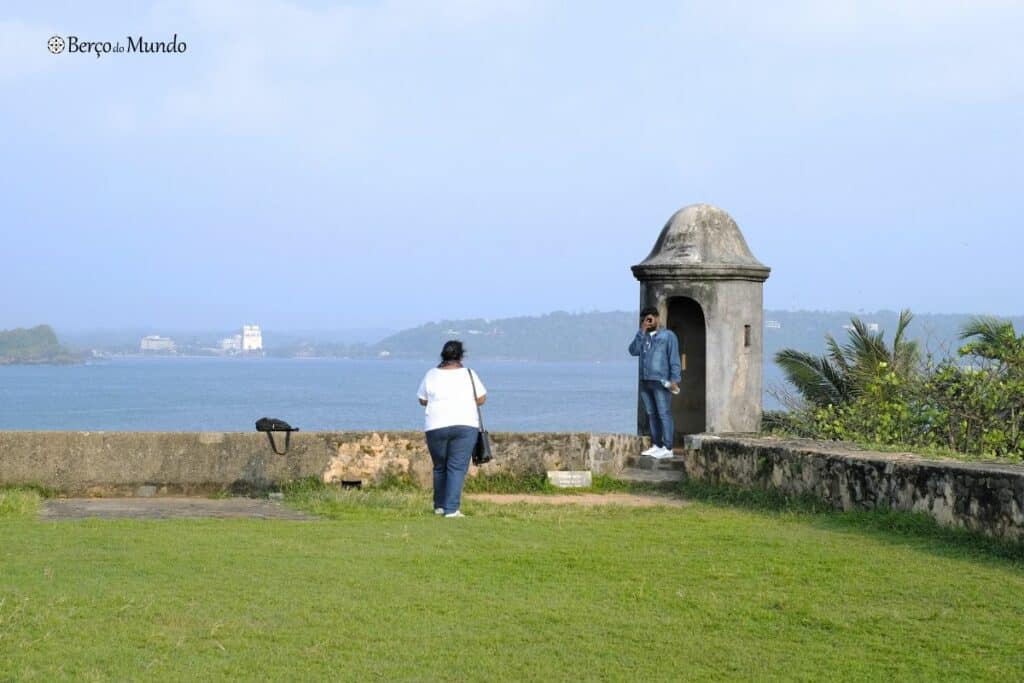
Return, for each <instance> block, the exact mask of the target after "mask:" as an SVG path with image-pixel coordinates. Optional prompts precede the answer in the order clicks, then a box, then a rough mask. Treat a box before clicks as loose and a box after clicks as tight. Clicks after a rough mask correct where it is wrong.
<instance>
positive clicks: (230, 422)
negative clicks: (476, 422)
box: [0, 357, 637, 433]
mask: <svg viewBox="0 0 1024 683" xmlns="http://www.w3.org/2000/svg"><path fill="white" fill-rule="evenodd" d="M468 365H470V366H471V367H473V368H474V369H475V370H476V371H477V372H478V373H479V375H480V377H481V379H482V380H483V382H484V384H485V385H486V387H487V390H488V397H487V403H486V404H485V405H484V407H483V409H482V410H483V414H484V424H485V426H486V427H487V428H488V429H491V430H493V431H517V432H529V431H559V432H561V431H595V432H627V433H628V432H634V431H635V430H636V405H637V394H636V372H637V369H636V361H635V360H632V359H626V360H623V361H622V362H613V363H539V362H518V361H480V362H472V363H468ZM429 367H431V364H430V363H429V362H424V361H411V360H395V359H388V360H344V359H274V358H146V357H124V358H115V359H113V360H110V361H104V362H97V363H90V364H87V365H66V366H0V429H5V430H71V431H248V430H252V429H253V428H254V427H253V423H254V422H255V421H256V420H257V419H258V418H260V417H264V416H267V417H277V418H281V419H284V420H287V421H288V422H290V423H291V424H292V425H293V426H296V427H299V428H301V429H302V430H303V431H326V430H405V429H408V430H419V429H422V428H423V408H422V407H421V406H420V405H419V403H418V402H417V400H416V389H417V387H418V386H419V382H420V380H421V379H422V377H423V374H424V373H425V372H426V371H427V369H429Z"/></svg>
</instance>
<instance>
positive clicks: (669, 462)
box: [626, 455, 686, 471]
mask: <svg viewBox="0 0 1024 683" xmlns="http://www.w3.org/2000/svg"><path fill="white" fill-rule="evenodd" d="M626 467H635V468H636V469H640V470H655V471H666V470H679V471H681V470H685V469H686V459H685V458H682V457H681V456H679V455H675V456H673V457H671V458H660V459H659V458H652V457H651V456H649V455H630V456H627V457H626Z"/></svg>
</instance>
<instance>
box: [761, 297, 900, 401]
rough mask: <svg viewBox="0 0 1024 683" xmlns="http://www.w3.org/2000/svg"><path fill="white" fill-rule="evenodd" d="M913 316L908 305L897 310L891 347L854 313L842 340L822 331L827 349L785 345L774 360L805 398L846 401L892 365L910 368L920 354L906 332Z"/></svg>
mask: <svg viewBox="0 0 1024 683" xmlns="http://www.w3.org/2000/svg"><path fill="white" fill-rule="evenodd" d="M913 319H914V315H913V314H912V313H911V312H910V311H909V310H904V311H902V312H901V313H900V320H899V324H898V325H897V326H896V335H895V336H894V337H893V342H892V347H889V346H887V345H886V343H885V339H884V337H885V332H884V331H879V332H874V333H873V332H869V331H868V328H867V325H865V324H864V323H863V322H862V321H861V320H860V319H859V318H852V319H851V320H850V324H851V326H852V328H853V329H851V330H850V338H849V341H848V342H847V343H846V344H839V342H837V341H836V340H835V338H834V337H833V336H832V335H830V334H829V335H825V344H826V346H827V348H828V351H827V352H826V353H825V355H823V356H815V355H813V354H810V353H806V352H803V351H797V350H796V349H783V350H782V351H779V352H778V353H777V354H775V362H776V363H778V364H779V366H780V367H781V368H782V371H783V372H784V373H785V375H786V379H787V380H788V381H789V382H790V384H792V385H793V386H794V387H796V390H797V391H798V392H799V393H800V395H801V396H803V398H804V400H805V401H807V402H808V403H811V404H813V405H816V406H822V407H824V406H827V405H842V404H844V403H849V402H850V401H852V400H853V399H854V398H856V397H857V396H858V395H860V393H861V392H862V391H863V389H864V387H865V386H866V384H867V382H868V381H869V380H870V379H872V378H875V377H877V376H879V374H881V373H884V372H890V371H891V372H895V373H897V375H898V376H901V377H907V376H909V375H910V374H911V373H912V372H913V370H914V369H915V367H916V366H917V361H918V359H919V351H918V346H917V342H914V341H909V340H907V339H906V336H905V333H906V330H907V326H908V325H910V321H911V320H913Z"/></svg>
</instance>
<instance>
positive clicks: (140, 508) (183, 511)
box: [39, 498, 317, 521]
mask: <svg viewBox="0 0 1024 683" xmlns="http://www.w3.org/2000/svg"><path fill="white" fill-rule="evenodd" d="M238 517H247V518H253V519H290V520H315V519H317V517H315V516H313V515H308V514H306V513H304V512H299V511H297V510H292V509H290V508H287V507H285V506H284V505H282V504H280V503H278V502H275V501H271V500H264V499H260V498H220V499H214V498H49V499H46V500H44V501H42V506H41V508H40V511H39V518H40V519H44V520H58V521H59V520H72V519H88V518H100V519H186V518H193V519H195V518H216V519H228V518H238Z"/></svg>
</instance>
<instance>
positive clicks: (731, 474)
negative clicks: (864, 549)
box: [683, 437, 1024, 541]
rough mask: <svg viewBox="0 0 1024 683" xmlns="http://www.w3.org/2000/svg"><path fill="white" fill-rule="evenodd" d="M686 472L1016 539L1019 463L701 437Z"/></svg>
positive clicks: (688, 454)
mask: <svg viewBox="0 0 1024 683" xmlns="http://www.w3.org/2000/svg"><path fill="white" fill-rule="evenodd" d="M693 441H696V442H699V448H690V449H687V450H686V451H685V452H684V456H683V457H684V458H685V468H686V473H687V476H688V477H690V478H691V479H695V480H699V481H704V482H708V483H712V484H731V485H735V486H741V487H745V488H757V489H764V490H775V491H779V492H782V493H785V494H790V495H805V496H810V497H813V498H816V499H818V500H821V501H824V502H826V503H829V504H830V505H831V506H832V507H834V508H835V509H837V510H874V509H890V510H899V511H905V512H921V513H924V514H926V515H928V516H930V517H932V518H933V519H935V520H936V521H937V522H939V523H940V524H942V525H944V526H952V527H960V528H965V529H970V530H972V531H977V532H980V533H984V534H986V535H989V536H995V537H998V538H1004V539H1008V540H1014V541H1024V466H1020V465H998V464H992V463H975V462H957V461H948V460H926V459H923V458H919V457H916V456H913V455H907V454H898V453H878V452H872V451H859V450H849V449H844V448H842V447H840V446H836V445H833V444H828V443H820V442H812V443H808V442H805V441H786V440H781V439H768V438H714V437H703V438H697V439H694V440H693Z"/></svg>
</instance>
